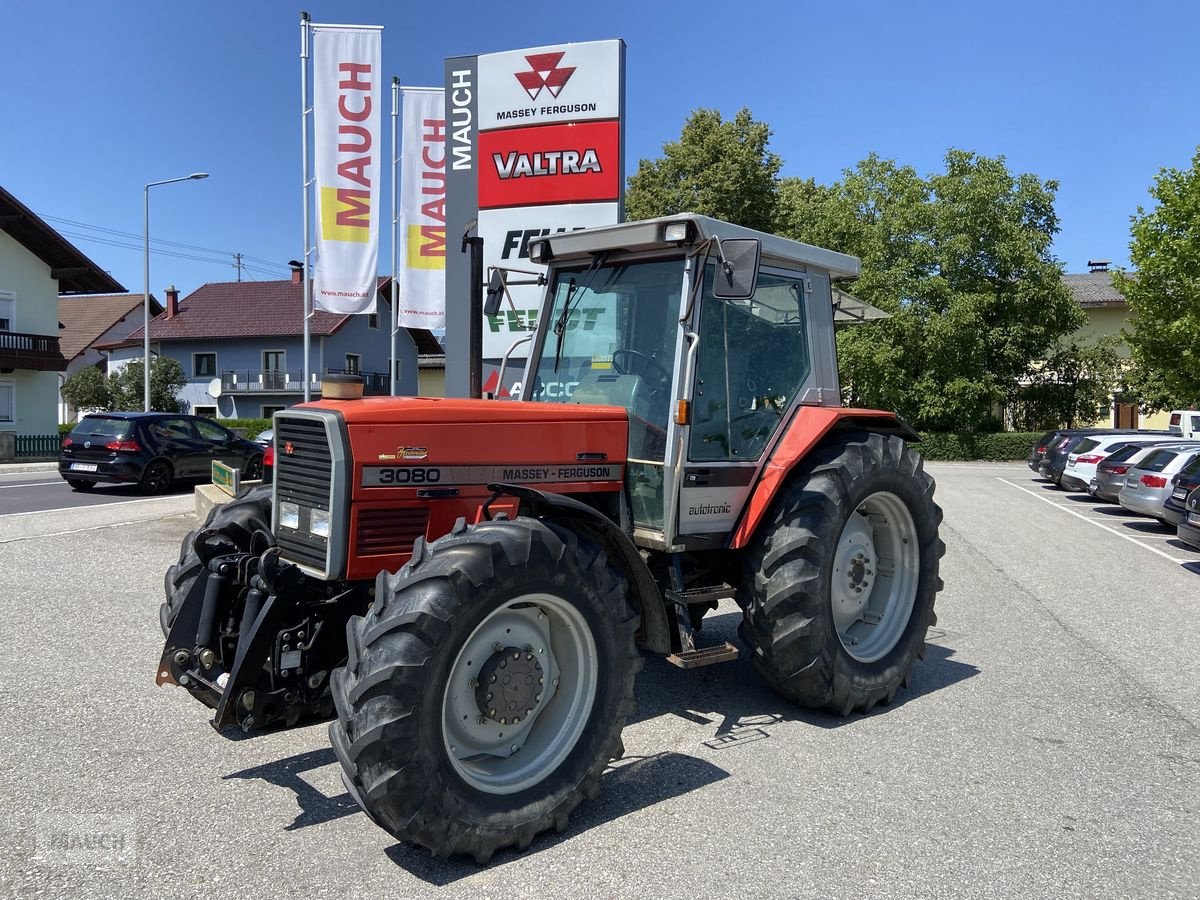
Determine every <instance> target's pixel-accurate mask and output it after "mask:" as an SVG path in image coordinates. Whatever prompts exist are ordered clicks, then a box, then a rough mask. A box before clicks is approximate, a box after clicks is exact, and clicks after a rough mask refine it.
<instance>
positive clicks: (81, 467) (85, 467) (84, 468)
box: [71, 463, 96, 472]
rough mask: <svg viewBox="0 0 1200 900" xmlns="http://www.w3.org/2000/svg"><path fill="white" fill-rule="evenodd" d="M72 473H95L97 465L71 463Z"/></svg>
mask: <svg viewBox="0 0 1200 900" xmlns="http://www.w3.org/2000/svg"><path fill="white" fill-rule="evenodd" d="M71 471H72V472H95V471H96V464H95V463H71Z"/></svg>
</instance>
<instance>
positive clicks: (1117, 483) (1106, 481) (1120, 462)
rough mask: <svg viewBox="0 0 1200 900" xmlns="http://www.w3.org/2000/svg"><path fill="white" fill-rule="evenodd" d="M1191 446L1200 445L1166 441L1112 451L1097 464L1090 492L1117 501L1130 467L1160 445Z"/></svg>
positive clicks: (1098, 496)
mask: <svg viewBox="0 0 1200 900" xmlns="http://www.w3.org/2000/svg"><path fill="white" fill-rule="evenodd" d="M1189 446H1200V445H1195V444H1188V443H1185V442H1181V441H1166V442H1163V443H1161V444H1159V443H1155V444H1150V445H1148V446H1141V445H1138V444H1130V445H1129V446H1127V447H1122V448H1121V449H1120V450H1116V451H1114V452H1113V453H1110V454H1109V455H1108V456H1107V457H1106V458H1105V459H1104V460H1103V461H1101V462H1100V463H1098V464H1097V465H1096V474H1095V476H1094V477H1093V478H1092V480H1091V482H1090V483H1089V484H1088V493H1089V494H1091V495H1092V496H1093V497H1096V498H1097V499H1099V500H1107V501H1108V502H1109V503H1116V502H1117V495H1118V494H1120V492H1121V488H1123V487H1124V486H1125V476H1126V475H1128V474H1129V470H1130V469H1132V468H1133V467H1134V466H1135V465H1137V464H1138V463H1139V462H1140V461H1141V460H1143V459H1145V457H1146V456H1147V454H1149V453H1150V452H1151V451H1153V450H1157V449H1158V448H1159V447H1189Z"/></svg>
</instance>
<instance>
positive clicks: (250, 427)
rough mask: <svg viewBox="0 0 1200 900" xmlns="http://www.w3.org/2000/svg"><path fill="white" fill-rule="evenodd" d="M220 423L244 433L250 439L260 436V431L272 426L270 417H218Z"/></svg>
mask: <svg viewBox="0 0 1200 900" xmlns="http://www.w3.org/2000/svg"><path fill="white" fill-rule="evenodd" d="M217 422H218V424H221V425H224V426H225V427H226V428H228V429H229V430H230V431H237V432H239V433H240V434H244V435H245V436H246V437H248V438H250V440H254V439H255V438H256V437H258V433H259V432H260V431H266V430H267V429H268V428H270V427H271V420H270V419H217Z"/></svg>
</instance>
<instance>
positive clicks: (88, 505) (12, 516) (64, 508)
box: [0, 494, 189, 519]
mask: <svg viewBox="0 0 1200 900" xmlns="http://www.w3.org/2000/svg"><path fill="white" fill-rule="evenodd" d="M176 498H178V499H181V500H187V499H189V498H188V497H186V496H185V495H183V494H168V495H166V496H165V497H144V498H142V499H141V500H115V501H113V502H112V503H85V504H83V505H82V506H60V507H59V508H58V509H31V510H29V511H28V512H19V513H3V514H0V519H15V518H16V517H17V516H40V515H42V514H43V513H56V512H79V510H81V509H95V508H96V507H97V506H104V507H108V506H127V505H128V504H130V503H154V502H155V501H160V502H161V501H163V500H174V499H176Z"/></svg>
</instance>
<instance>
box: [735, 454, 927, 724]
mask: <svg viewBox="0 0 1200 900" xmlns="http://www.w3.org/2000/svg"><path fill="white" fill-rule="evenodd" d="M933 489H934V483H933V479H932V478H931V477H930V476H929V475H927V474H925V472H924V469H923V468H922V461H921V456H920V454H919V453H917V452H916V451H915V450H912V449H910V448H909V447H908V446H907V445H906V444H905V442H904V441H903V440H902V439H901V438H899V437H896V436H893V435H885V434H877V433H855V434H847V435H838V436H836V437H835V438H834V439H832V440H830V441H828V442H826V443H825V444H823V445H822V446H820V447H818V448H817V449H816V450H815V451H814V453H813V456H812V459H811V461H808V464H807V465H806V467H805V469H804V470H803V471H802V472H801V473H799V475H798V476H794V477H793V478H792V479H791V481H790V482H789V483H788V484H787V485H786V486H785V487H784V488H783V489H782V490H781V491H780V493H779V495H778V496H777V497H776V498H775V500H774V502H773V503H772V505H771V508H770V510H769V511H768V512H767V515H766V518H765V519H764V521H763V523H762V524H761V525H760V526H759V529H758V533H757V534H756V535H755V538H754V541H753V543H752V545H751V547H750V548H749V552H748V553H747V556H746V571H745V576H744V579H743V585H742V596H743V598H744V599H743V603H744V617H743V622H742V626H741V634H742V637H743V639H744V640H745V641H746V642H747V643H748V644H749V645H750V647H751V649H752V650H753V651H754V653H753V657H752V659H753V664H754V666H755V668H756V669H757V670H758V671H759V673H760V674H762V676H763V677H764V678H765V679H766V681H767V682H768V684H770V685H771V687H772V688H774V689H775V690H776V691H777V692H779V693H780V694H782V695H783V696H785V697H787V698H788V699H790V700H793V701H795V702H797V703H800V704H802V705H804V706H809V707H821V708H825V709H827V710H830V711H831V712H834V713H836V714H838V715H849V714H850V713H852V712H853V711H855V710H862V711H863V712H869V711H870V709H871V708H872V707H873V706H874V705H875V704H877V703H883V704H886V703H890V702H891V700H892V698H893V696H895V693H896V691H897V690H898V689H900V688H901V687H904V686H906V685H907V684H908V680H909V676H910V672H911V670H912V667H913V665H914V664H915V663H916V661H917V660H918V659H919V658H922V657H924V655H925V633H926V630H927V629H928V628H929V627H930V626H932V625H934V624H935V623H936V622H937V616H936V615H935V614H934V611H933V605H934V598H935V597H936V595H937V592H938V590H940V588H941V584H942V583H941V579H940V578H939V577H938V564H939V563H938V561H939V559H940V557H941V556H942V554H943V553H944V552H945V545H944V544H943V543H942V541H941V540H940V538H939V537H938V525H939V523H940V522H941V519H942V511H941V509H940V508H939V507H938V506H937V504H936V503H934V501H933Z"/></svg>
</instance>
